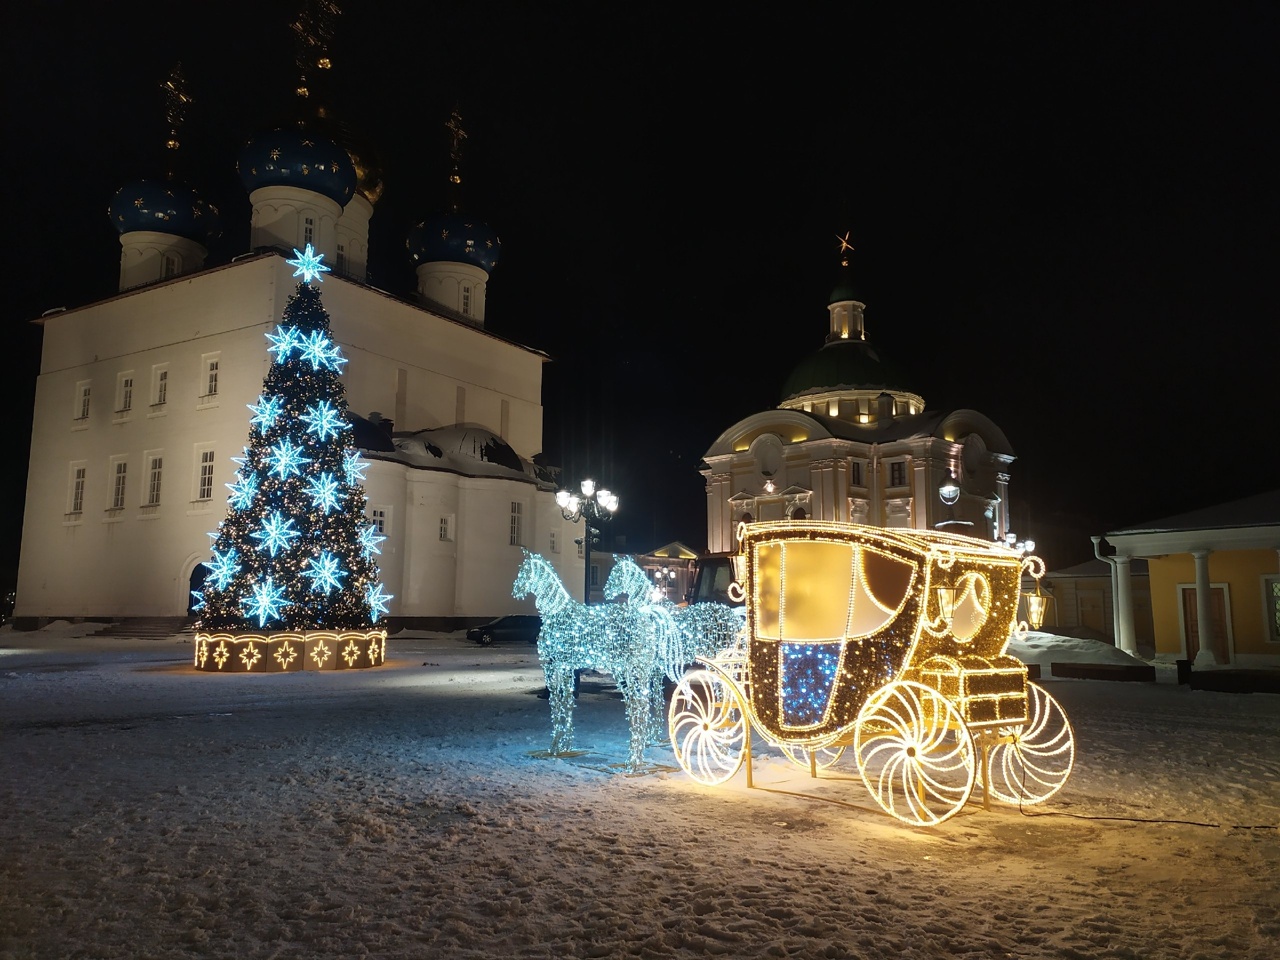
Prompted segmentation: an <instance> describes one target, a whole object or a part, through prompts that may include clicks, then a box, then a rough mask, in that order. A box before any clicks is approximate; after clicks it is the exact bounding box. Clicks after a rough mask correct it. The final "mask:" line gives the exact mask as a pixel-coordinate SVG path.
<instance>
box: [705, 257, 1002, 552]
mask: <svg viewBox="0 0 1280 960" xmlns="http://www.w3.org/2000/svg"><path fill="white" fill-rule="evenodd" d="M846 267H847V264H846ZM847 289H848V288H847V284H846V283H843V282H842V284H841V285H840V286H839V287H837V291H836V293H835V294H833V296H832V301H831V303H830V304H829V306H828V312H829V321H830V330H829V332H828V335H827V338H826V345H825V346H824V347H823V348H822V350H820V351H818V352H817V353H816V354H814V355H813V357H811V358H809V359H808V360H806V361H805V362H804V364H802V365H801V367H798V368H797V371H796V373H793V375H792V379H791V381H790V382H789V385H788V386H789V388H791V389H792V392H791V394H790V395H789V396H787V397H785V398H784V399H783V401H782V402H781V403H780V404H779V405H778V407H777V408H775V409H772V410H765V411H762V412H760V413H756V414H753V415H751V416H749V417H747V418H745V419H743V420H740V421H738V422H737V423H735V424H733V425H732V426H731V427H729V428H728V429H727V430H725V431H724V432H723V433H722V434H721V435H720V436H719V437H718V438H717V439H716V441H715V443H713V444H712V445H711V447H710V449H708V450H707V452H706V453H705V454H704V455H703V462H704V468H703V469H702V471H701V472H702V475H703V477H704V479H705V481H706V493H707V550H708V552H709V553H712V554H724V553H732V552H734V551H735V550H736V549H737V542H736V530H737V526H738V524H739V523H740V522H742V521H744V520H746V521H751V520H782V519H786V518H795V519H803V518H808V519H813V520H836V521H844V522H852V523H860V524H868V525H871V526H881V527H904V528H911V529H916V530H929V529H944V530H949V531H950V532H953V533H962V534H965V535H967V536H974V537H979V538H983V539H997V538H1002V537H1004V535H1005V534H1006V533H1007V532H1008V530H1009V503H1008V485H1009V466H1010V464H1011V463H1012V462H1013V459H1014V455H1013V449H1012V448H1011V447H1010V446H1009V441H1008V440H1007V439H1006V438H1005V435H1004V433H1003V432H1002V431H1001V430H1000V428H999V427H997V426H996V425H995V424H994V423H992V422H991V421H990V420H989V419H988V418H987V417H985V416H983V415H982V414H981V413H978V412H977V411H975V410H956V411H951V412H932V411H926V410H925V402H924V399H923V398H922V397H921V396H919V395H918V394H916V393H914V392H911V391H909V390H906V389H904V388H903V387H902V384H901V383H900V382H898V379H899V376H898V375H897V374H895V373H891V372H889V371H888V370H887V369H886V368H885V367H883V366H882V364H881V361H880V359H879V357H878V356H877V354H876V353H875V352H874V351H873V350H871V349H870V348H869V346H868V345H867V344H866V332H865V329H864V323H863V310H864V308H865V305H864V304H863V303H861V302H860V301H857V300H855V299H853V298H852V296H851V295H849V294H848V293H847V292H846V291H847ZM948 477H950V478H951V479H954V481H955V482H956V484H957V486H958V491H957V493H956V496H955V500H954V502H952V503H947V502H945V501H944V500H943V499H942V497H941V495H940V489H941V487H942V485H943V482H944V480H947V479H948Z"/></svg>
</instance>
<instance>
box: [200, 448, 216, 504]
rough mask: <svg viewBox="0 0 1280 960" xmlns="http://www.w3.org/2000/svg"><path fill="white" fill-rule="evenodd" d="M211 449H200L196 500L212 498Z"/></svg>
mask: <svg viewBox="0 0 1280 960" xmlns="http://www.w3.org/2000/svg"><path fill="white" fill-rule="evenodd" d="M213 458H214V457H213V451H212V450H201V451H200V478H199V481H198V483H197V486H196V499H197V500H212V499H213Z"/></svg>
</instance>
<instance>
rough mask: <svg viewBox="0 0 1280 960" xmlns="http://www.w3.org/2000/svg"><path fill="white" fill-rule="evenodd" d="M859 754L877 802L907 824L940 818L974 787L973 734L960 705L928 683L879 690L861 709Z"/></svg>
mask: <svg viewBox="0 0 1280 960" xmlns="http://www.w3.org/2000/svg"><path fill="white" fill-rule="evenodd" d="M854 753H855V755H856V756H857V758H858V772H859V773H860V774H862V780H863V782H864V783H865V784H866V785H867V789H868V790H870V791H871V796H872V797H874V798H875V801H876V803H878V804H879V805H880V806H881V808H882V809H883V810H884V811H885V812H886V813H888V814H890V815H891V816H894V817H897V818H898V819H899V820H902V821H903V822H905V823H910V824H915V825H917V826H930V825H932V824H936V823H941V822H942V821H944V820H947V819H948V818H950V817H952V816H954V815H955V814H956V813H958V812H959V810H960V808H961V807H963V806H964V805H965V803H966V802H967V801H968V800H969V795H970V794H971V793H972V792H973V785H974V781H975V779H976V777H975V771H974V747H973V735H972V734H971V733H970V732H969V728H968V727H967V726H966V725H965V722H964V719H963V718H962V717H961V716H960V712H959V711H958V710H957V709H956V708H955V706H953V705H952V703H951V702H950V701H949V700H947V699H946V698H945V697H943V696H942V695H941V694H939V693H937V692H936V691H934V690H932V689H930V688H929V687H926V686H924V685H923V684H919V683H914V682H911V681H897V682H894V683H890V684H888V685H887V686H884V687H881V688H880V689H879V690H877V691H875V693H873V694H872V695H871V697H870V698H868V700H867V702H866V703H865V704H863V706H862V709H861V710H860V711H859V712H858V719H857V727H856V729H855V731H854Z"/></svg>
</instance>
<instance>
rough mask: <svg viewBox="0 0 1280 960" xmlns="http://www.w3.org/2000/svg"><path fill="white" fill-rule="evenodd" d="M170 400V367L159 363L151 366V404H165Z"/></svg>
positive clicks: (154, 405) (155, 405)
mask: <svg viewBox="0 0 1280 960" xmlns="http://www.w3.org/2000/svg"><path fill="white" fill-rule="evenodd" d="M168 401H169V368H168V366H166V365H160V364H157V365H156V366H154V367H152V368H151V405H152V406H153V407H159V406H163V405H164V404H165V403H167V402H168Z"/></svg>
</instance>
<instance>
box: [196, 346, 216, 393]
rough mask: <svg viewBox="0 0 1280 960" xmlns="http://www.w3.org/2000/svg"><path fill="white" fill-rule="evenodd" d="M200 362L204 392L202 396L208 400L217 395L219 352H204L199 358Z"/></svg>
mask: <svg viewBox="0 0 1280 960" xmlns="http://www.w3.org/2000/svg"><path fill="white" fill-rule="evenodd" d="M200 363H201V366H202V368H203V369H204V393H203V394H202V398H203V399H205V400H209V399H212V398H214V397H216V396H217V395H218V365H219V354H216V353H206V354H205V355H204V356H203V357H201V358H200Z"/></svg>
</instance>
